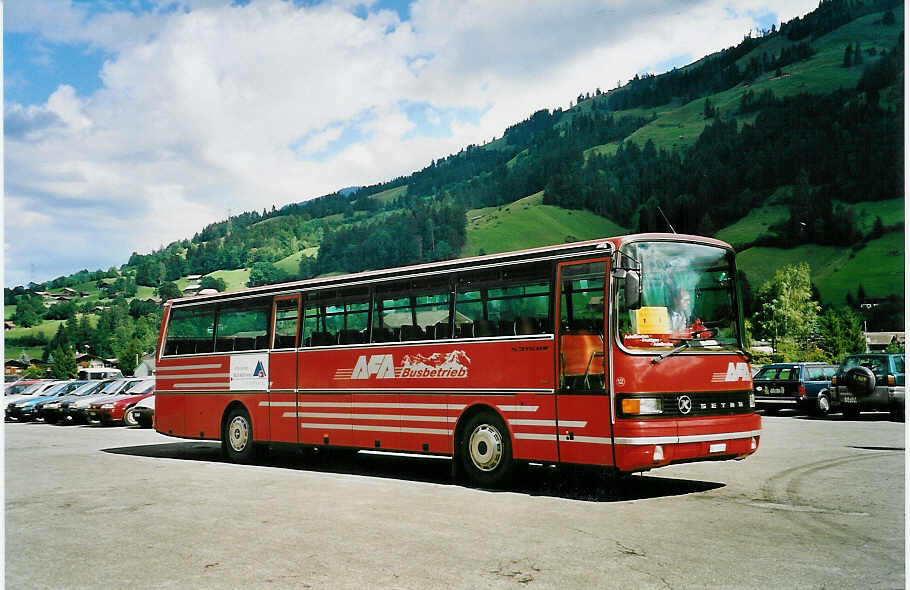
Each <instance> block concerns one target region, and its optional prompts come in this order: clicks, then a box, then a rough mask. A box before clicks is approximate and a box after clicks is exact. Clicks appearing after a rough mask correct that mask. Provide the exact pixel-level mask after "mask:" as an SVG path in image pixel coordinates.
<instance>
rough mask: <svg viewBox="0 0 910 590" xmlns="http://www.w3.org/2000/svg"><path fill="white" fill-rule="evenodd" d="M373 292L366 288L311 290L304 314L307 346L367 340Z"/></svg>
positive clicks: (304, 339) (360, 342)
mask: <svg viewBox="0 0 910 590" xmlns="http://www.w3.org/2000/svg"><path fill="white" fill-rule="evenodd" d="M369 308H370V300H369V292H368V291H367V290H366V289H364V288H356V289H345V290H342V291H327V292H322V293H311V294H310V295H308V296H307V303H306V309H305V310H304V314H303V345H304V346H309V347H312V346H333V345H336V344H342V345H343V344H362V343H364V342H366V337H367V329H368V320H369Z"/></svg>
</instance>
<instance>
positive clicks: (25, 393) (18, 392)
mask: <svg viewBox="0 0 910 590" xmlns="http://www.w3.org/2000/svg"><path fill="white" fill-rule="evenodd" d="M51 383H53V380H51V379H29V380H27V381H19V382H17V383H14V384H12V385H9V386H7V388H6V392H5V395H4V396H3V407H4V408H6V406H7V404H10V403H12V402H15V401H19V400H20V399H24V398H27V397H31V396H33V395H37V394H38V393H40V392H41V391H44V390H45V389H46V388H47V386H48V385H50V384H51Z"/></svg>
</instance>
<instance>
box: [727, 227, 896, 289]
mask: <svg viewBox="0 0 910 590" xmlns="http://www.w3.org/2000/svg"><path fill="white" fill-rule="evenodd" d="M736 261H737V266H738V267H739V268H740V269H742V270H744V271H745V272H746V275H747V276H748V278H749V282H750V283H751V284H752V286H753V289H755V290H757V289H758V288H759V287H760V286H761V285H762V283H764V282H765V281H767V280H769V279H771V278H772V277H773V276H774V273H775V271H776V270H777V269H778V268H781V267H783V266H786V265H789V264H797V263H800V262H807V263H808V264H809V268H810V270H811V273H812V281H813V282H814V283H815V284H816V286H818V290H819V293H820V295H821V298H822V301H823V302H825V303H833V304H840V303H842V302H843V301H844V298H845V296H846V294H847V292H848V291H849V292H852V293H854V294H855V293H856V288H857V286H858V285H859V284H860V283H862V285H863V287H864V288H865V290H866V293H867V294H868V295H873V296H885V295H890V294H891V293H894V292H895V290H897V289H900V291H899V293H903V285H904V280H905V277H904V234H903V232H888V233H886V234H885V235H884V236H882V237H881V238H878V239H876V240H870V241H869V242H868V243H867V244H866V246H865V247H864V248H862V249H860V250H858V251H855V252H854V251H853V250H851V249H845V248H838V247H835V246H817V245H805V246H799V247H798V248H790V249H783V248H768V247H755V248H749V249H748V250H744V251H743V252H740V253H739V254H738V255H737V257H736Z"/></svg>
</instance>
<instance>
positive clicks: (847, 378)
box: [844, 367, 875, 395]
mask: <svg viewBox="0 0 910 590" xmlns="http://www.w3.org/2000/svg"><path fill="white" fill-rule="evenodd" d="M844 383H846V385H847V390H849V391H850V393H852V394H853V395H869V394H871V393H872V392H873V391H875V373H873V372H872V371H871V370H870V369H869V368H868V367H853V368H852V369H850V370H849V371H847V372H846V374H844Z"/></svg>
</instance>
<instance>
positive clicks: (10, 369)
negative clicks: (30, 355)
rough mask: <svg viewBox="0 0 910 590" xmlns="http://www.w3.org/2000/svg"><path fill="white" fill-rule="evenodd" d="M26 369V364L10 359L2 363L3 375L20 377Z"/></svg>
mask: <svg viewBox="0 0 910 590" xmlns="http://www.w3.org/2000/svg"><path fill="white" fill-rule="evenodd" d="M27 368H28V363H25V362H22V361H17V360H15V359H10V360H8V361H6V362H5V363H3V374H4V375H21V374H22V373H24V372H25V370H26V369H27Z"/></svg>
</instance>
